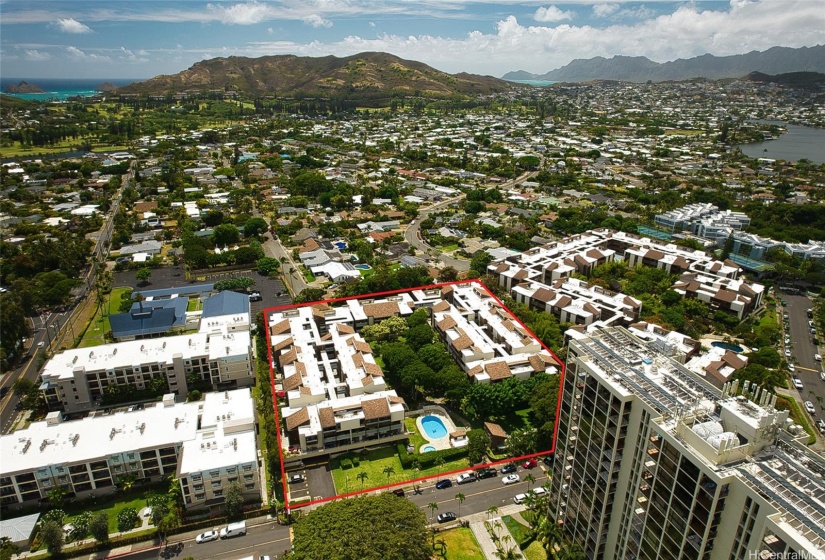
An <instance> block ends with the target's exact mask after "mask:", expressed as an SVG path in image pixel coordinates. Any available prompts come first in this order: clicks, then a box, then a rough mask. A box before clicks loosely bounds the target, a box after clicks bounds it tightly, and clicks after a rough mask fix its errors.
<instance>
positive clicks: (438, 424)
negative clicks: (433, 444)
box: [421, 416, 447, 440]
mask: <svg viewBox="0 0 825 560" xmlns="http://www.w3.org/2000/svg"><path fill="white" fill-rule="evenodd" d="M421 427H422V428H424V437H426V438H427V439H431V440H432V439H441V438H443V437H446V436H447V426H445V425H444V422H442V421H441V418H439V417H438V416H425V417H424V418H422V419H421Z"/></svg>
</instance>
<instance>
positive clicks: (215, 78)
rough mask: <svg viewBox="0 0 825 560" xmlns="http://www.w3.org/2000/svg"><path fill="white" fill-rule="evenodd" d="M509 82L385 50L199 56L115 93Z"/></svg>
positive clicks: (464, 89)
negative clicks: (344, 54)
mask: <svg viewBox="0 0 825 560" xmlns="http://www.w3.org/2000/svg"><path fill="white" fill-rule="evenodd" d="M512 87H513V85H512V84H510V83H508V82H506V81H504V80H500V79H498V78H494V77H492V76H478V75H474V74H466V73H460V74H447V73H445V72H441V71H439V70H436V69H434V68H432V67H430V66H427V65H426V64H423V63H421V62H416V61H412V60H404V59H402V58H399V57H397V56H394V55H391V54H387V53H377V52H365V53H360V54H356V55H353V56H348V57H344V58H339V57H335V56H325V57H317V58H316V57H298V56H294V55H277V56H264V57H260V58H246V57H235V56H233V57H229V58H214V59H210V60H204V61H201V62H198V63H197V64H195V65H193V66H192V67H191V68H189V69H188V70H184V71H183V72H180V73H178V74H174V75H164V76H157V77H155V78H152V79H150V80H146V81H144V82H136V83H133V84H129V85H128V86H125V87H122V88H118V89H117V93H141V94H166V93H178V92H186V91H192V90H200V91H208V90H222V91H231V90H234V91H238V92H244V93H249V94H256V95H265V94H273V95H278V96H289V95H296V94H302V95H312V96H322V97H332V96H336V95H351V94H356V93H372V94H382V95H385V96H387V97H390V96H392V95H415V94H420V95H428V96H438V97H449V96H455V95H460V96H464V95H476V94H488V93H496V92H501V91H507V90H509V89H511V88H512Z"/></svg>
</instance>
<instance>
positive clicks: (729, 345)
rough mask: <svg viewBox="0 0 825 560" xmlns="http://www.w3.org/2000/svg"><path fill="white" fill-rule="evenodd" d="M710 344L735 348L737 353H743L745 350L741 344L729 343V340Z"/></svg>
mask: <svg viewBox="0 0 825 560" xmlns="http://www.w3.org/2000/svg"><path fill="white" fill-rule="evenodd" d="M710 345H711V346H715V347H717V348H725V349H726V350H733V351H734V352H736V353H737V354H741V353H742V352H744V351H745V350H744V349H743V348H742V347H741V346H737V345H736V344H728V343H727V342H718V341H717V342H711V343H710Z"/></svg>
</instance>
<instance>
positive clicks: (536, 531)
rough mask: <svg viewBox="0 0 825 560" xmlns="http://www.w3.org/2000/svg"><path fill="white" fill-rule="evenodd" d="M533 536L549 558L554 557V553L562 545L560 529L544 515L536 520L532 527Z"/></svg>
mask: <svg viewBox="0 0 825 560" xmlns="http://www.w3.org/2000/svg"><path fill="white" fill-rule="evenodd" d="M533 536H534V537H535V539H536V541H538V543H539V544H540V545H541V547H542V548H543V549H544V550H545V552H546V553H547V557H548V558H550V557H552V556H555V555H556V551H557V550H558V549H559V547H560V545H561V544H562V533H561V527H559V526H558V524H556V523H554V522H553V520H552V519H550V518H549V517H548V516H547V515H546V514H545V515H540V516H538V517H537V518H536V522H535V524H534V526H533Z"/></svg>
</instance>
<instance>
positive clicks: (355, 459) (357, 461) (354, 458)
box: [352, 455, 361, 467]
mask: <svg viewBox="0 0 825 560" xmlns="http://www.w3.org/2000/svg"><path fill="white" fill-rule="evenodd" d="M352 466H353V467H359V466H361V459H359V458H358V455H353V456H352Z"/></svg>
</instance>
